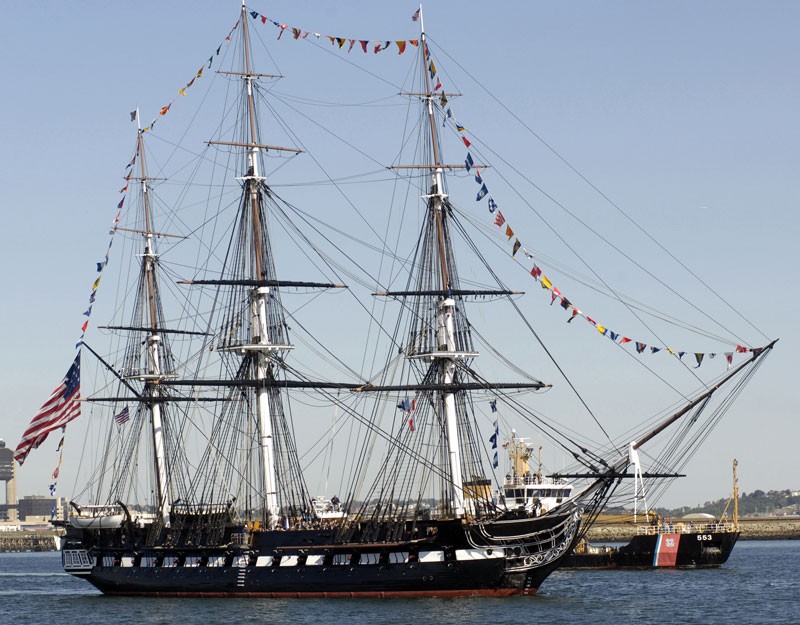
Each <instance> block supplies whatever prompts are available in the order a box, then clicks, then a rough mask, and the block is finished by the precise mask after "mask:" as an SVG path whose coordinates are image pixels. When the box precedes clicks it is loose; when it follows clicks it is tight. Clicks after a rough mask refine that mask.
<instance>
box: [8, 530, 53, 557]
mask: <svg viewBox="0 0 800 625" xmlns="http://www.w3.org/2000/svg"><path fill="white" fill-rule="evenodd" d="M57 536H58V534H57V533H56V532H1V533H0V553H7V552H14V551H56V550H57V548H58V547H57V541H56V538H57Z"/></svg>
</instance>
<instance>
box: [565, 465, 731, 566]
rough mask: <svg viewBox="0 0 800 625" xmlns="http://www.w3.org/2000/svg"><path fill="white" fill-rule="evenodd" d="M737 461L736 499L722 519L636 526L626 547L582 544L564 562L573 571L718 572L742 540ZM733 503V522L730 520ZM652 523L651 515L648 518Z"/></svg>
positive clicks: (687, 519)
mask: <svg viewBox="0 0 800 625" xmlns="http://www.w3.org/2000/svg"><path fill="white" fill-rule="evenodd" d="M737 466H738V463H737V461H736V460H734V461H733V495H732V496H731V499H729V500H728V505H727V506H726V507H725V510H724V511H723V513H722V515H721V516H720V518H719V519H713V517H712V518H711V519H701V518H696V517H689V518H684V519H682V520H680V521H667V520H664V521H661V520H659V519H658V517H657V515H656V519H655V522H653V523H645V524H643V525H637V526H636V535H635V536H634V537H633V539H632V540H631V541H630V542H629V543H628V544H626V545H622V546H620V547H611V546H607V545H592V544H590V543H589V542H587V541H586V540H581V541H580V542H578V544H577V545H576V547H575V549H574V550H573V551H572V553H571V554H570V555H569V556H568V557H567V558H566V560H565V561H564V567H565V568H572V569H597V568H600V569H624V568H637V569H650V568H674V569H687V568H692V569H695V568H715V567H718V566H721V565H722V564H725V562H727V560H728V557H729V556H730V555H731V551H733V547H734V545H736V541H737V540H738V538H739V480H738V476H737V472H736V470H737ZM731 501H732V502H733V519H732V521H728V520H727V510H728V507H729V506H730V504H731ZM646 517H647V520H648V521H649V520H650V514H649V513H648V514H647V515H646Z"/></svg>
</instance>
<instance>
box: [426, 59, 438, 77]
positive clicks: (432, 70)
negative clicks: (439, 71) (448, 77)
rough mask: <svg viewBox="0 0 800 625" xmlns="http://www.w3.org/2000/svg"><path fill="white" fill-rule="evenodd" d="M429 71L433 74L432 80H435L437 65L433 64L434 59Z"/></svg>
mask: <svg viewBox="0 0 800 625" xmlns="http://www.w3.org/2000/svg"><path fill="white" fill-rule="evenodd" d="M428 70H429V71H430V73H431V80H433V77H434V76H436V65H434V64H433V59H431V62H430V65H428Z"/></svg>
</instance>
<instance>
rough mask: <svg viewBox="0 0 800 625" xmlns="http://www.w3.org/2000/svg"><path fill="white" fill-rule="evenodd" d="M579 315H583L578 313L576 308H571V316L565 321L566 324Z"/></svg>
mask: <svg viewBox="0 0 800 625" xmlns="http://www.w3.org/2000/svg"><path fill="white" fill-rule="evenodd" d="M580 314H583V313H581V311H580V310H578V309H577V308H575V307H574V306H573V307H572V316H571V317H570V318H569V319H567V323H569V322H570V321H572V320H573V319H574V318H575V317H577V316H578V315H580Z"/></svg>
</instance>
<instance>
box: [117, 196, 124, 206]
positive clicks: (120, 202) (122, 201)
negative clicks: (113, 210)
mask: <svg viewBox="0 0 800 625" xmlns="http://www.w3.org/2000/svg"><path fill="white" fill-rule="evenodd" d="M124 203H125V198H124V197H123V198H122V199H121V200H120V201H119V204H117V208H122V205H123V204H124Z"/></svg>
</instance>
